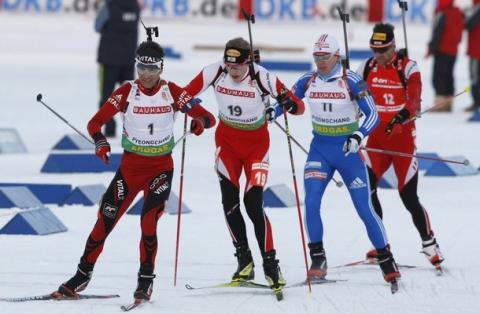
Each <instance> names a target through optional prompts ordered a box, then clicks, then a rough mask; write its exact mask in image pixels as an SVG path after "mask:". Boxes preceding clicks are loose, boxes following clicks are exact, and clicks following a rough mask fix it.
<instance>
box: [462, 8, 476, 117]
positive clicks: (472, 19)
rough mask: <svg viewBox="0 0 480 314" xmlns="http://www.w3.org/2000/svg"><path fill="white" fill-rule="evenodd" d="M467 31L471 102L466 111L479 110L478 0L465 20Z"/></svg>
mask: <svg viewBox="0 0 480 314" xmlns="http://www.w3.org/2000/svg"><path fill="white" fill-rule="evenodd" d="M465 28H466V29H467V31H468V44H467V54H468V56H469V57H470V64H469V69H470V82H471V90H472V98H473V104H472V105H471V106H470V107H468V108H467V109H466V111H478V110H480V0H473V7H472V9H471V11H470V12H469V14H468V15H467V19H466V21H465Z"/></svg>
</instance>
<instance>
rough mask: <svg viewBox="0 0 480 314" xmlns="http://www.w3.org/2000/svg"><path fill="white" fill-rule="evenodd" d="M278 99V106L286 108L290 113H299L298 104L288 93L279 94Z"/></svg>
mask: <svg viewBox="0 0 480 314" xmlns="http://www.w3.org/2000/svg"><path fill="white" fill-rule="evenodd" d="M276 99H277V101H278V104H279V105H280V106H282V107H283V108H285V110H287V111H288V112H289V113H291V114H294V113H295V112H297V104H296V103H295V102H294V101H293V99H292V97H291V96H290V95H289V94H288V93H287V92H285V93H281V94H279V95H278V96H277V98H276Z"/></svg>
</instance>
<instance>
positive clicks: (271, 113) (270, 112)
mask: <svg viewBox="0 0 480 314" xmlns="http://www.w3.org/2000/svg"><path fill="white" fill-rule="evenodd" d="M265 119H267V121H268V123H273V122H274V121H275V119H276V113H275V108H273V107H268V108H267V109H265Z"/></svg>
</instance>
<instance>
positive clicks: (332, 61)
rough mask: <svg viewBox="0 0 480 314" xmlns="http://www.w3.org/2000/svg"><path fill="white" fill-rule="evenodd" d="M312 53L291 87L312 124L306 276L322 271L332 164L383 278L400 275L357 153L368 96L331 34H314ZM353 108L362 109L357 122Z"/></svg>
mask: <svg viewBox="0 0 480 314" xmlns="http://www.w3.org/2000/svg"><path fill="white" fill-rule="evenodd" d="M313 58H314V61H315V64H316V65H317V70H316V71H314V72H310V73H307V74H305V75H303V76H302V77H301V78H300V79H299V80H298V81H297V82H296V84H295V86H294V87H293V89H292V90H293V91H294V94H295V96H297V97H298V98H300V99H302V98H305V99H306V101H307V102H308V104H309V105H310V112H311V115H312V124H313V140H312V142H311V144H310V151H309V153H308V158H307V162H306V165H305V172H304V183H305V208H306V214H305V216H306V226H307V233H308V236H309V244H308V246H309V248H310V257H311V258H312V265H311V267H310V270H309V272H308V276H309V277H310V278H311V279H316V278H323V277H325V275H326V274H327V261H326V257H325V250H324V248H323V225H322V219H321V216H320V204H321V200H322V197H323V193H324V192H325V189H326V187H327V185H328V182H329V181H330V180H331V178H332V176H333V173H334V171H335V170H337V171H338V172H339V173H340V175H341V176H342V178H343V180H344V182H345V184H346V185H347V187H348V191H349V193H350V196H351V198H352V201H353V204H354V206H355V209H356V210H357V213H358V215H359V216H360V218H361V219H362V221H363V223H364V224H365V227H366V228H367V233H368V237H369V239H370V241H371V242H372V244H373V246H374V247H375V248H376V249H377V251H378V252H381V255H382V257H381V258H379V264H380V267H381V269H382V271H383V275H384V278H385V280H386V281H387V282H391V281H393V280H395V279H396V278H397V277H400V273H399V271H398V268H397V265H396V263H395V260H394V259H393V256H392V253H391V252H390V250H389V246H388V243H387V236H386V233H385V229H384V226H383V223H382V220H381V219H380V218H379V217H378V216H377V214H376V213H375V210H374V209H373V206H372V203H371V200H370V192H369V191H370V188H369V186H370V184H369V181H368V173H367V169H366V167H365V164H364V163H363V161H362V159H361V158H360V155H359V154H358V150H359V149H360V145H361V142H362V140H363V139H364V138H365V137H366V136H368V134H369V133H370V132H371V131H372V130H373V129H374V128H375V127H376V125H377V124H378V121H379V120H378V114H377V110H376V108H375V103H374V100H373V98H372V97H371V96H370V94H369V92H368V87H367V84H366V83H365V82H364V81H363V80H362V78H361V77H360V76H359V75H358V74H356V73H355V72H352V71H350V70H346V72H344V71H343V70H342V66H341V64H340V49H339V45H338V43H337V41H336V39H335V38H334V37H333V36H331V35H328V34H324V35H321V36H320V38H319V39H318V41H317V42H316V43H315V47H314V50H313ZM345 76H346V78H345ZM359 109H360V110H361V111H362V112H363V114H364V115H365V119H364V120H363V122H362V123H361V124H360V122H359Z"/></svg>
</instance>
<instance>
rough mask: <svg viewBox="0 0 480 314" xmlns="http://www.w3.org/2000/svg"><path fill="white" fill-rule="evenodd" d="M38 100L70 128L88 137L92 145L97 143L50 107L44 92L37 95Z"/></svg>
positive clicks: (85, 137)
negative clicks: (45, 100)
mask: <svg viewBox="0 0 480 314" xmlns="http://www.w3.org/2000/svg"><path fill="white" fill-rule="evenodd" d="M37 101H38V102H39V103H41V104H42V105H44V106H45V107H46V108H47V109H48V110H50V111H51V112H53V114H54V115H56V116H57V117H58V118H59V119H60V120H62V121H63V122H65V123H66V124H67V125H68V126H69V127H70V128H72V129H73V130H74V131H75V132H77V133H78V134H80V136H82V137H83V138H84V139H86V140H87V141H88V142H89V143H90V144H92V145H95V143H93V141H92V140H91V139H90V138H89V137H87V136H86V135H85V134H83V133H82V132H80V131H79V130H77V128H75V127H74V126H73V125H71V124H70V123H69V122H68V121H67V120H66V119H65V118H64V117H62V116H61V115H60V114H59V113H58V112H56V111H55V110H53V109H52V108H50V107H49V106H48V105H47V104H46V103H45V102H43V100H42V94H38V95H37Z"/></svg>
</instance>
